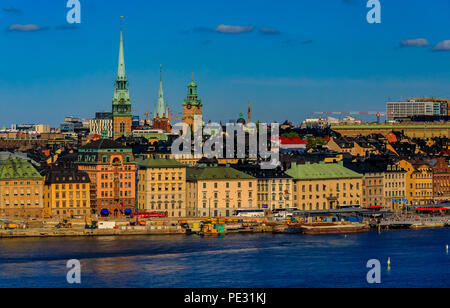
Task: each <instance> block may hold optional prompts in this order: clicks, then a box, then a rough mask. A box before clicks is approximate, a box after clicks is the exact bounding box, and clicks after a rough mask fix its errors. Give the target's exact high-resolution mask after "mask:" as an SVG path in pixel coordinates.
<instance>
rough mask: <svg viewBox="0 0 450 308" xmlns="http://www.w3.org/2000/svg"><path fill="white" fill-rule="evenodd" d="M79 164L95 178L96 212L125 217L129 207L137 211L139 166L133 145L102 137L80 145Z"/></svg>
mask: <svg viewBox="0 0 450 308" xmlns="http://www.w3.org/2000/svg"><path fill="white" fill-rule="evenodd" d="M75 163H76V165H77V166H78V170H80V171H84V172H86V173H87V174H88V176H89V178H90V180H91V184H90V198H91V208H92V211H93V213H94V214H99V213H101V212H103V213H108V214H109V215H111V216H121V215H123V214H124V213H125V210H131V211H134V210H135V195H136V191H135V183H136V165H135V162H134V156H133V153H132V150H131V149H130V148H127V147H125V146H123V145H122V144H120V143H118V142H115V141H113V140H110V139H99V140H96V141H93V142H90V143H88V144H86V145H84V146H82V147H80V148H79V150H78V157H77V161H76V162H75Z"/></svg>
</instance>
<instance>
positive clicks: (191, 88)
mask: <svg viewBox="0 0 450 308" xmlns="http://www.w3.org/2000/svg"><path fill="white" fill-rule="evenodd" d="M187 104H190V105H200V106H201V105H202V100H201V99H199V98H198V94H197V84H196V83H195V81H194V73H192V78H191V82H190V83H189V85H188V94H187V98H186V99H185V100H184V102H183V105H187Z"/></svg>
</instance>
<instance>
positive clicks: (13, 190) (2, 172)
mask: <svg viewBox="0 0 450 308" xmlns="http://www.w3.org/2000/svg"><path fill="white" fill-rule="evenodd" d="M43 190H44V177H43V176H41V175H40V174H39V172H38V171H37V170H36V168H35V167H34V166H33V165H32V164H31V163H30V162H29V161H27V160H25V159H23V158H19V157H17V156H16V155H14V154H11V153H9V152H1V153H0V217H6V218H25V219H30V218H41V217H42V216H43V210H44V201H43Z"/></svg>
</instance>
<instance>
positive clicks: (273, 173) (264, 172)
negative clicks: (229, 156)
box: [231, 164, 291, 179]
mask: <svg viewBox="0 0 450 308" xmlns="http://www.w3.org/2000/svg"><path fill="white" fill-rule="evenodd" d="M231 167H232V168H234V169H236V170H238V171H241V172H244V173H246V174H248V175H251V176H253V177H255V178H258V179H261V178H265V179H274V178H291V177H290V176H289V175H287V174H286V173H284V171H283V170H282V169H281V167H277V168H275V169H261V166H259V165H250V164H247V165H239V164H237V165H231Z"/></svg>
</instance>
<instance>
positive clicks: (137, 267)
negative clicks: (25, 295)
mask: <svg viewBox="0 0 450 308" xmlns="http://www.w3.org/2000/svg"><path fill="white" fill-rule="evenodd" d="M447 244H450V229H448V228H447V229H445V228H442V229H426V230H392V231H388V232H382V233H381V234H378V233H377V232H367V233H362V234H349V235H299V234H231V235H226V236H224V237H221V238H202V237H196V236H178V235H177V236H133V237H99V238H48V239H45V238H43V239H3V240H0V287H72V286H73V285H69V284H68V283H67V282H66V273H67V269H66V267H65V266H66V262H67V260H69V259H79V260H80V262H81V264H82V278H81V279H82V284H81V287H188V288H195V287H217V288H220V287H235V288H240V287H255V288H259V287H274V288H278V287H449V286H450V266H449V265H450V256H449V255H448V253H446V250H445V246H446V245H447ZM389 257H390V259H391V267H390V269H388V267H387V259H388V258H389ZM369 259H379V260H380V262H381V267H382V269H381V284H380V285H370V284H368V283H367V281H366V275H367V272H368V271H369V269H368V268H366V263H367V261H368V260H369Z"/></svg>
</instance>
